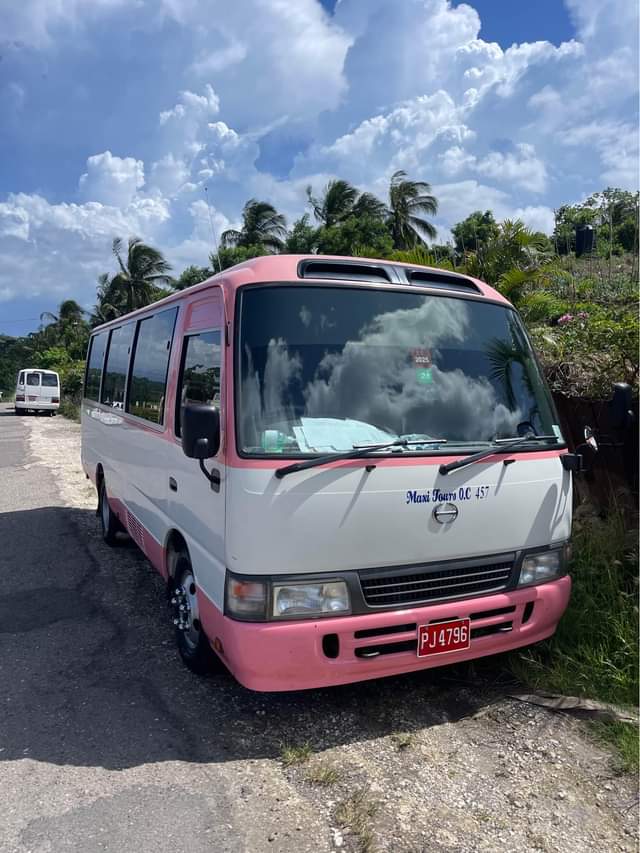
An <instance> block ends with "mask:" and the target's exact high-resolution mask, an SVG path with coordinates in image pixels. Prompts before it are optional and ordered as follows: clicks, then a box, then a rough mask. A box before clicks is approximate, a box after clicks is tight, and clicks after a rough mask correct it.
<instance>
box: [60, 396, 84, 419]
mask: <svg viewBox="0 0 640 853" xmlns="http://www.w3.org/2000/svg"><path fill="white" fill-rule="evenodd" d="M58 412H59V413H60V414H61V415H62V416H63V417H64V418H68V419H69V420H70V421H77V422H78V423H79V422H80V406H79V405H78V403H75V402H74V401H73V400H66V399H64V398H63V399H62V401H61V403H60V408H59V409H58Z"/></svg>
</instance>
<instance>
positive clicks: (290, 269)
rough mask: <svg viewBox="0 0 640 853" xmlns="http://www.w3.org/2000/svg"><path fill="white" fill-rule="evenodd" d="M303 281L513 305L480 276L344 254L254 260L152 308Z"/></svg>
mask: <svg viewBox="0 0 640 853" xmlns="http://www.w3.org/2000/svg"><path fill="white" fill-rule="evenodd" d="M304 281H315V282H316V283H317V282H318V281H322V282H323V283H325V284H327V285H329V284H331V285H339V284H346V285H353V284H354V283H355V284H369V285H371V284H376V285H378V286H381V287H388V288H389V289H394V288H397V287H402V288H403V290H404V289H410V290H414V291H422V292H424V291H425V290H427V291H431V292H439V293H443V292H447V291H448V292H450V293H451V294H457V295H458V296H460V295H464V294H466V295H469V296H472V297H474V298H476V299H486V300H488V301H491V302H500V303H502V304H504V305H509V304H510V303H509V301H508V300H507V299H505V297H504V296H503V295H502V294H501V293H500V292H499V291H497V290H495V289H494V288H493V287H490V286H489V285H488V284H485V283H484V282H483V281H480V280H479V279H477V278H473V277H471V276H467V275H462V274H461V273H457V272H454V271H451V270H444V269H441V268H439V267H427V266H423V265H421V264H408V263H403V262H399V261H390V260H388V259H384V258H356V257H344V256H341V255H264V256H262V257H259V258H251V259H250V260H248V261H243V262H242V263H240V264H236V265H235V266H233V267H229V268H228V269H225V270H223V271H222V272H220V273H217V274H216V275H214V276H211V277H210V278H208V279H205V280H204V281H202V282H200V283H199V284H194V285H192V286H191V287H187V288H185V289H184V290H177V291H176V292H175V293H172V294H170V295H169V296H166V297H164V299H160V300H158V302H154V303H152V304H153V308H157V307H158V306H164V305H170V304H171V303H173V302H177V301H180V300H181V299H182V298H183V296H184V295H185V294H189V295H190V294H193V293H197V292H198V291H199V290H204V289H206V288H208V287H211V285H213V284H216V285H220V286H221V287H222V288H223V290H224V291H225V294H229V295H230V294H232V293H233V292H235V290H236V289H237V288H238V287H241V286H242V285H244V284H252V283H255V284H259V283H268V282H278V283H283V284H287V283H290V284H301V283H302V282H304ZM151 307H152V306H151V305H146V306H145V307H144V308H139V309H137V310H136V311H132V312H131V313H130V314H125V315H123V316H122V317H117V318H116V319H115V320H110V321H109V322H107V323H103V324H102V325H100V326H96V328H95V329H93V330H92V331H93V332H96V331H97V330H102V329H108V328H109V327H110V326H113V325H118V324H121V323H122V321H123V320H124V319H125V318H126V319H129V318H133V317H136V316H137V315H138V314H143V313H145V312H147V311H148V310H149V308H151Z"/></svg>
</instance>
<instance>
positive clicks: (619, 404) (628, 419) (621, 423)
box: [609, 382, 633, 429]
mask: <svg viewBox="0 0 640 853" xmlns="http://www.w3.org/2000/svg"><path fill="white" fill-rule="evenodd" d="M632 402H633V398H632V392H631V385H628V384H627V383H626V382H616V383H615V385H614V386H613V397H612V398H611V400H610V401H609V416H610V419H611V426H612V427H613V429H629V427H630V426H631V424H632V423H633V408H632Z"/></svg>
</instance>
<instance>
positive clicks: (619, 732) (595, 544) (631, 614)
mask: <svg viewBox="0 0 640 853" xmlns="http://www.w3.org/2000/svg"><path fill="white" fill-rule="evenodd" d="M637 567H638V557H637V533H636V528H635V525H633V524H629V522H628V521H627V519H626V518H625V515H624V514H623V512H622V510H621V509H619V508H614V509H612V511H611V512H610V514H609V516H608V517H607V518H606V519H604V520H603V519H601V518H598V517H589V518H582V519H577V520H576V523H575V525H574V534H573V558H572V561H571V566H570V573H571V575H572V579H573V591H572V594H571V602H570V604H569V607H568V609H567V612H566V613H565V615H564V617H563V618H562V620H561V621H560V625H559V626H558V630H557V632H556V634H555V636H554V637H553V639H552V640H550V641H549V643H548V644H546V646H544V647H540V649H535V650H531V649H530V650H529V651H527V652H525V653H523V654H520V655H517V656H514V657H513V658H512V661H511V666H512V669H513V671H514V674H515V675H516V676H517V677H518V678H520V679H521V680H522V681H524V682H526V683H528V684H531V685H532V686H533V687H536V688H542V689H546V690H550V691H552V692H557V693H562V694H565V695H574V696H575V695H578V696H585V697H588V698H590V699H598V700H601V701H604V702H609V703H611V704H614V705H620V706H623V707H624V706H626V707H635V706H637V704H638V691H639V682H638V607H637V600H638V599H637V595H638V572H637ZM594 732H595V733H596V735H597V737H598V738H599V739H601V740H604V741H607V742H609V743H611V744H613V745H614V746H615V747H616V748H617V750H618V752H619V754H620V760H621V766H623V767H624V768H626V769H628V770H635V769H637V768H638V749H639V743H638V729H637V727H635V726H633V725H632V724H628V723H598V724H597V725H594Z"/></svg>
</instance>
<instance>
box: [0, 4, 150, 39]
mask: <svg viewBox="0 0 640 853" xmlns="http://www.w3.org/2000/svg"><path fill="white" fill-rule="evenodd" d="M128 2H130V0H53V2H52V0H20V2H9V3H4V4H3V7H2V38H3V40H6V41H7V42H9V41H12V42H18V43H20V44H24V45H31V46H34V47H40V48H41V47H50V46H52V45H53V44H54V38H55V32H56V31H57V30H58V29H59V28H66V29H70V30H72V31H73V32H77V31H78V30H80V29H83V28H84V27H86V26H87V25H88V24H89V23H90V22H94V21H95V20H96V19H99V18H100V17H101V16H102V15H104V14H107V13H109V12H111V11H113V10H114V9H117V8H118V7H121V6H123V5H124V4H125V3H128ZM141 5H142V3H141V2H140V0H134V2H133V3H130V6H131V7H132V8H133V9H135V8H136V7H139V6H141Z"/></svg>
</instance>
